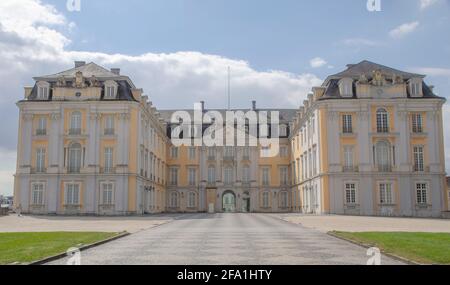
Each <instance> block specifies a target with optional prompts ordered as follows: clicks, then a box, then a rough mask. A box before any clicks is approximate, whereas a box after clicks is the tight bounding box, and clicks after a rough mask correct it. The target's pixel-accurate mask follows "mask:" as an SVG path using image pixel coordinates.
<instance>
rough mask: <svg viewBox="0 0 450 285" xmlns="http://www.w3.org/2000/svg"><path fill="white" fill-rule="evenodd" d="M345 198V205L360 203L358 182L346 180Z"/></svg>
mask: <svg viewBox="0 0 450 285" xmlns="http://www.w3.org/2000/svg"><path fill="white" fill-rule="evenodd" d="M351 186H353V188H352V187H351ZM344 199H345V201H344V203H345V205H349V206H354V205H358V183H357V182H356V181H346V182H344Z"/></svg>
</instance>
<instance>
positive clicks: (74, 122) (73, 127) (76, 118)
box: [70, 111, 83, 135]
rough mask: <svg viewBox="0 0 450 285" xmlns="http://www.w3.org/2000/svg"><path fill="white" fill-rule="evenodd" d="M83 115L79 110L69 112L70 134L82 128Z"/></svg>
mask: <svg viewBox="0 0 450 285" xmlns="http://www.w3.org/2000/svg"><path fill="white" fill-rule="evenodd" d="M82 117H83V115H82V113H81V112H80V111H73V112H72V113H71V114H70V132H71V134H76V135H78V134H80V133H81V128H82V121H83V119H82Z"/></svg>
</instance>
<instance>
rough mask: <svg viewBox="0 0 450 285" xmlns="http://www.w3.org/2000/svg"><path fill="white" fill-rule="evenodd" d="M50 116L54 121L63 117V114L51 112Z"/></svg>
mask: <svg viewBox="0 0 450 285" xmlns="http://www.w3.org/2000/svg"><path fill="white" fill-rule="evenodd" d="M50 118H51V120H52V121H58V120H59V119H61V114H59V113H53V114H51V116H50Z"/></svg>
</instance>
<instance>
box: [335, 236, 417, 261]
mask: <svg viewBox="0 0 450 285" xmlns="http://www.w3.org/2000/svg"><path fill="white" fill-rule="evenodd" d="M327 235H329V236H332V237H334V238H338V239H340V240H343V241H347V242H350V243H352V244H355V245H358V246H361V247H364V248H367V249H368V248H371V247H373V245H369V244H365V243H359V242H357V241H354V240H351V239H347V238H344V237H341V236H339V235H337V234H335V233H334V232H327ZM381 253H383V254H384V255H386V256H387V257H390V258H392V259H395V260H398V261H401V262H404V263H406V264H407V265H425V264H422V263H418V262H415V261H413V260H410V259H407V258H404V257H401V256H398V255H395V254H392V253H389V252H386V251H384V250H382V251H381Z"/></svg>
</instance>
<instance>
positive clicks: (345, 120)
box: [342, 115, 353, 134]
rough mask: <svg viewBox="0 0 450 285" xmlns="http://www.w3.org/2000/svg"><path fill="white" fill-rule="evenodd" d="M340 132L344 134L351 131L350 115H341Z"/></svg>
mask: <svg viewBox="0 0 450 285" xmlns="http://www.w3.org/2000/svg"><path fill="white" fill-rule="evenodd" d="M342 132H343V133H344V134H352V133H353V121H352V115H342Z"/></svg>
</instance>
